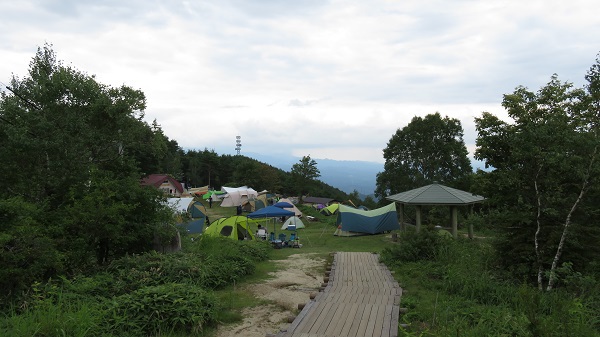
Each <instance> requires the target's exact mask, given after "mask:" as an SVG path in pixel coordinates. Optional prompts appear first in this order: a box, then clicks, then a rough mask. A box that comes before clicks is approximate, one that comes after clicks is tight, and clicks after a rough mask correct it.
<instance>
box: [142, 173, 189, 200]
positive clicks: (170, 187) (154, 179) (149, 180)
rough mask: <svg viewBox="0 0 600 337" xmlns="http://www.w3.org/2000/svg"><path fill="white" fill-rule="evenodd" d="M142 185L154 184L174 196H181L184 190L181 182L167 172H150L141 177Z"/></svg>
mask: <svg viewBox="0 0 600 337" xmlns="http://www.w3.org/2000/svg"><path fill="white" fill-rule="evenodd" d="M142 185H144V186H154V187H156V188H158V189H159V190H161V191H163V192H165V193H166V194H168V195H172V196H175V197H181V195H182V194H183V192H184V191H183V186H182V185H181V183H180V182H179V181H177V180H175V179H174V178H173V177H171V176H169V175H167V174H151V175H149V176H147V177H145V178H144V179H142Z"/></svg>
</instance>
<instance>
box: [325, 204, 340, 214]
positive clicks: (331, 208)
mask: <svg viewBox="0 0 600 337" xmlns="http://www.w3.org/2000/svg"><path fill="white" fill-rule="evenodd" d="M339 207H340V204H331V205H329V206H327V207H324V208H321V214H323V215H333V214H335V213H336V212H337V211H338V208H339Z"/></svg>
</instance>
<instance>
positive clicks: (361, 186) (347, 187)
mask: <svg viewBox="0 0 600 337" xmlns="http://www.w3.org/2000/svg"><path fill="white" fill-rule="evenodd" d="M244 155H245V156H246V157H250V158H254V159H256V160H258V161H260V162H263V163H266V164H269V165H271V166H273V167H276V168H279V169H282V170H284V171H287V172H290V171H291V169H292V165H294V164H297V163H299V162H300V159H302V158H300V157H294V156H270V155H262V154H258V153H244ZM313 159H314V160H315V161H316V162H317V168H318V169H319V171H320V172H321V176H320V177H319V178H318V179H319V180H321V181H322V182H324V183H326V184H328V185H331V186H333V187H335V188H338V189H340V190H342V191H344V192H346V193H352V192H353V191H354V190H356V191H358V193H359V195H360V197H361V198H362V199H364V197H365V196H367V195H371V196H373V192H374V191H375V185H376V181H375V179H376V176H377V173H379V172H383V163H375V162H367V161H345V160H344V161H341V160H332V159H315V158H313Z"/></svg>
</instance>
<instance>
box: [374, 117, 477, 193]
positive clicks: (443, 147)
mask: <svg viewBox="0 0 600 337" xmlns="http://www.w3.org/2000/svg"><path fill="white" fill-rule="evenodd" d="M467 155H468V151H467V148H466V146H465V143H464V140H463V129H462V126H461V123H460V121H459V120H458V119H454V118H448V117H444V118H442V116H441V115H440V114H439V113H435V114H429V115H427V116H425V117H423V118H422V117H414V118H413V119H412V120H411V122H410V123H409V124H408V125H407V126H405V127H404V128H402V129H398V130H397V131H396V133H395V134H394V135H393V136H392V138H391V139H390V141H389V142H388V145H387V147H386V148H385V149H384V150H383V157H384V158H385V165H384V171H383V172H380V173H378V174H377V187H376V190H375V196H377V197H378V198H379V199H384V198H385V197H387V196H389V195H391V194H396V193H400V192H404V191H407V190H411V189H413V188H417V187H421V186H424V185H427V184H431V183H433V182H435V181H437V182H439V183H441V184H446V185H449V186H452V187H456V188H462V189H465V188H466V187H467V186H465V185H466V184H467V183H468V176H470V175H471V174H472V173H473V169H472V168H471V162H470V160H469V158H468V156H467Z"/></svg>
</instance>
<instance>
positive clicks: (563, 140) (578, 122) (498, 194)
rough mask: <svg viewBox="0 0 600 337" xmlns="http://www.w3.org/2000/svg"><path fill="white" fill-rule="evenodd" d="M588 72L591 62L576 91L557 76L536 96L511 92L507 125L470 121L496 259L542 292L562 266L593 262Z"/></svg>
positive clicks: (594, 189) (594, 159) (594, 101)
mask: <svg viewBox="0 0 600 337" xmlns="http://www.w3.org/2000/svg"><path fill="white" fill-rule="evenodd" d="M594 69H596V70H597V69H598V64H596V65H595V66H593V67H592V69H590V72H588V76H586V79H587V80H588V81H589V83H590V84H589V85H588V86H587V87H584V88H581V89H578V88H573V85H572V84H571V83H569V82H561V81H560V80H559V79H558V77H557V76H556V75H554V76H552V78H551V80H550V82H549V83H548V84H547V85H545V86H544V87H542V88H541V89H539V90H538V91H537V92H532V91H530V90H528V89H527V88H524V87H517V88H516V89H515V91H514V92H513V93H511V94H507V95H505V96H504V100H503V103H502V104H503V106H504V107H505V108H506V110H507V112H508V115H509V117H510V118H511V120H512V122H511V123H508V122H505V121H502V120H500V119H499V118H497V117H496V116H494V115H492V114H490V113H487V112H484V113H483V114H482V116H481V117H479V118H476V119H475V121H476V125H477V131H478V138H477V150H476V153H475V155H476V158H477V159H479V160H484V161H485V162H486V166H488V167H490V168H491V169H492V170H491V171H490V172H486V173H484V172H478V174H477V177H476V179H475V182H476V184H477V185H478V187H479V189H480V190H481V191H482V192H483V193H484V195H486V196H489V199H488V207H489V208H490V210H491V211H492V213H491V216H492V217H495V218H496V219H497V220H501V221H493V222H494V223H496V224H497V225H499V226H500V227H502V228H503V229H504V232H505V235H504V237H503V239H502V241H501V242H500V243H499V245H498V248H499V251H500V254H499V257H500V259H501V261H502V262H503V265H505V266H506V267H507V268H508V269H510V271H511V272H512V273H513V275H514V277H515V278H516V279H523V278H525V279H526V280H528V281H532V282H537V283H538V286H539V287H542V286H544V283H548V287H547V289H548V290H550V289H552V288H553V286H554V285H555V284H554V283H555V282H556V281H557V280H558V278H557V277H556V275H555V273H556V268H557V267H559V266H560V264H561V262H564V261H567V262H573V263H574V268H575V269H576V270H579V271H582V270H584V268H585V267H586V265H587V264H588V263H589V262H590V261H593V260H597V259H598V257H600V250H599V249H598V248H597V245H596V244H595V239H593V238H595V237H597V235H599V234H600V232H599V230H598V226H597V224H598V217H597V211H596V210H595V209H597V207H594V206H592V205H597V201H598V199H597V196H598V191H599V190H600V189H599V186H598V181H599V179H600V160H599V157H600V153H599V150H600V137H599V136H600V134H599V133H598V130H599V126H600V116H598V113H597V111H598V106H599V104H600V100H599V96H598V95H597V93H596V92H594V91H593V88H595V87H596V86H597V84H598V83H600V75H599V74H598V72H597V71H596V72H594ZM524 163H527V164H526V165H524ZM578 247H586V249H581V248H578ZM546 270H549V271H550V273H549V274H548V273H545V271H546Z"/></svg>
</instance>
